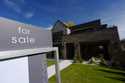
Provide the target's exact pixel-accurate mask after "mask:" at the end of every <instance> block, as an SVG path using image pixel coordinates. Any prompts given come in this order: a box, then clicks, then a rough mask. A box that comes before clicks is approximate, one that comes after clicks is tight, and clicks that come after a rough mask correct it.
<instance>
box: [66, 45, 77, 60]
mask: <svg viewBox="0 0 125 83" xmlns="http://www.w3.org/2000/svg"><path fill="white" fill-rule="evenodd" d="M74 51H75V47H74V44H73V43H67V44H66V55H67V59H73V58H74V55H75V52H74Z"/></svg>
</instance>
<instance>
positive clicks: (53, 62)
mask: <svg viewBox="0 0 125 83" xmlns="http://www.w3.org/2000/svg"><path fill="white" fill-rule="evenodd" d="M53 64H55V61H54V60H47V66H51V65H53Z"/></svg>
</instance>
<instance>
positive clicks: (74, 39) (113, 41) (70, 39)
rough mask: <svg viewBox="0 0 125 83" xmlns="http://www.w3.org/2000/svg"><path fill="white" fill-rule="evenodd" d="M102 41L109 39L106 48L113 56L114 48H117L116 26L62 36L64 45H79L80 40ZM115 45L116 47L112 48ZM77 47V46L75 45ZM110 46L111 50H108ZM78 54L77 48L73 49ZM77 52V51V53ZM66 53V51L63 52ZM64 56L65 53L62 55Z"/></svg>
mask: <svg viewBox="0 0 125 83" xmlns="http://www.w3.org/2000/svg"><path fill="white" fill-rule="evenodd" d="M100 41H101V42H102V41H104V42H105V41H109V43H108V45H109V46H108V48H109V54H110V57H115V56H116V55H115V52H114V50H117V51H118V50H119V43H120V42H119V35H118V32H117V28H116V27H113V28H107V29H103V30H99V31H93V32H83V33H78V34H71V35H67V36H64V38H63V42H64V44H63V45H65V44H66V43H74V45H77V46H80V45H79V44H80V42H93V43H94V42H100ZM113 46H114V47H116V48H113ZM77 48H79V47H77ZM110 48H111V50H110ZM75 50H76V52H77V54H75V55H78V54H80V52H79V50H78V49H75ZM65 52H66V48H64V53H65ZM78 52H79V53H78ZM65 54H66V53H65ZM64 56H65V57H66V55H64Z"/></svg>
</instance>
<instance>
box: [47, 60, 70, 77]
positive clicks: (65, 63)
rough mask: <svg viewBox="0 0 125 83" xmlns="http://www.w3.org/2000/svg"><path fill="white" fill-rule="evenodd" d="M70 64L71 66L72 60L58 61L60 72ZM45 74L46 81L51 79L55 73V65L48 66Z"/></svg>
mask: <svg viewBox="0 0 125 83" xmlns="http://www.w3.org/2000/svg"><path fill="white" fill-rule="evenodd" d="M71 64H72V60H62V61H60V63H59V67H60V70H63V69H65V68H67V67H68V66H70V65H71ZM47 72H48V79H49V78H50V77H52V76H53V75H55V73H56V72H55V65H52V66H49V67H48V68H47Z"/></svg>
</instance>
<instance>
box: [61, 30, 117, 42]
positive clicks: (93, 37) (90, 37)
mask: <svg viewBox="0 0 125 83" xmlns="http://www.w3.org/2000/svg"><path fill="white" fill-rule="evenodd" d="M102 40H110V41H117V42H119V36H118V32H117V28H109V29H104V30H100V31H93V32H83V33H80V34H72V35H65V36H64V38H63V42H67V43H72V42H76V41H77V42H81V41H82V42H94V41H102Z"/></svg>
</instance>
